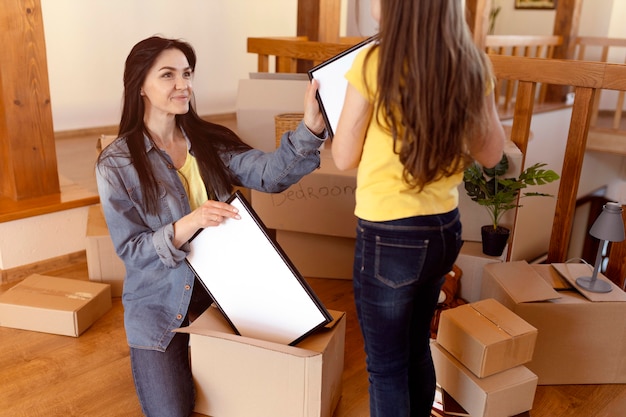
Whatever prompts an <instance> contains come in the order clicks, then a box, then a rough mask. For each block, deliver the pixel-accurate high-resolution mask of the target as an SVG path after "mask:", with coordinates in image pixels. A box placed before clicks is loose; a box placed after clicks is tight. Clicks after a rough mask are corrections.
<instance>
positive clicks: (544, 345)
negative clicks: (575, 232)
mask: <svg viewBox="0 0 626 417" xmlns="http://www.w3.org/2000/svg"><path fill="white" fill-rule="evenodd" d="M554 286H557V287H558V288H559V291H558V292H557V291H555V290H554V288H553V287H554ZM567 288H568V287H567V286H564V285H563V280H562V279H561V277H560V276H559V274H558V273H557V272H556V270H555V269H554V268H553V266H552V265H529V264H528V263H527V262H525V261H516V262H506V263H492V264H488V265H485V272H484V275H483V281H482V291H481V296H482V297H483V298H495V299H496V300H498V301H500V303H502V304H503V305H504V306H506V307H508V308H509V309H510V310H512V311H513V312H514V313H515V314H517V315H518V316H520V317H521V318H523V319H524V320H526V321H527V322H528V323H530V324H531V325H532V326H534V327H536V328H537V330H538V335H537V343H536V345H535V351H534V354H533V359H532V361H530V362H529V363H528V364H527V365H526V366H527V367H528V368H529V369H530V370H531V371H533V372H534V373H535V374H537V376H538V377H539V384H540V385H552V384H558V385H561V384H610V383H619V384H623V383H626V294H624V293H623V291H621V290H617V291H620V292H621V294H620V293H618V292H616V293H615V294H614V295H613V296H621V297H623V299H624V301H590V300H588V299H587V298H586V297H584V296H583V295H581V294H580V293H579V292H578V291H577V290H575V289H574V288H569V289H567Z"/></svg>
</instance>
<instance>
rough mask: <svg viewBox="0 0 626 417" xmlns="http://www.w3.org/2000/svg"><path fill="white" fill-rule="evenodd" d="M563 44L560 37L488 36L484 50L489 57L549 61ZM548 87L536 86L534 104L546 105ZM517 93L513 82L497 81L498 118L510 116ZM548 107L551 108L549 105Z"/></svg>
mask: <svg viewBox="0 0 626 417" xmlns="http://www.w3.org/2000/svg"><path fill="white" fill-rule="evenodd" d="M562 43H563V38H561V37H560V36H508V35H505V36H498V35H489V36H487V37H486V38H485V49H486V52H487V53H488V54H490V55H508V56H524V57H528V58H546V59H551V58H552V57H553V56H554V48H556V47H557V46H559V45H561V44H562ZM547 88H548V85H547V84H540V85H539V86H538V89H537V91H538V95H537V101H536V104H537V105H538V106H543V105H545V104H546V91H547ZM516 92H517V83H516V82H515V81H514V80H504V79H500V80H498V82H497V84H496V87H495V96H496V100H497V104H498V109H499V111H500V117H501V118H506V117H507V116H510V110H511V108H512V106H513V103H514V99H515V95H516ZM548 107H551V105H549V106H548Z"/></svg>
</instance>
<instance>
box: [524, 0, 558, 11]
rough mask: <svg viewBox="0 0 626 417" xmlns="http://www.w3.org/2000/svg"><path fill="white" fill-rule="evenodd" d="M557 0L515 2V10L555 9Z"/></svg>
mask: <svg viewBox="0 0 626 417" xmlns="http://www.w3.org/2000/svg"><path fill="white" fill-rule="evenodd" d="M556 1H557V0H515V8H516V9H545V10H550V9H555V8H556Z"/></svg>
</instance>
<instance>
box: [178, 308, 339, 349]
mask: <svg viewBox="0 0 626 417" xmlns="http://www.w3.org/2000/svg"><path fill="white" fill-rule="evenodd" d="M328 312H329V313H330V314H331V315H332V316H333V321H332V322H330V323H329V324H327V325H326V326H325V327H324V328H322V329H320V330H318V331H316V332H314V333H313V334H311V335H309V336H307V337H305V338H304V340H302V341H301V342H300V343H298V344H297V345H295V346H289V345H283V344H280V343H274V342H268V341H265V340H260V339H254V338H251V337H245V336H239V335H237V334H235V332H234V331H233V329H232V327H231V326H230V325H229V324H228V321H227V320H226V318H225V317H224V316H223V314H222V313H221V312H220V311H219V309H218V308H217V307H215V306H211V307H210V308H208V309H207V310H206V311H205V312H204V313H202V315H200V317H198V318H197V319H196V320H194V321H193V322H192V323H191V324H190V325H189V326H186V327H181V328H179V329H174V331H175V332H179V333H189V334H196V335H202V336H210V337H217V338H220V339H225V340H232V341H236V342H238V343H244V344H248V345H251V346H257V347H260V348H263V349H268V350H273V351H277V352H282V353H286V354H290V355H293V356H298V357H312V356H317V355H319V354H320V350H319V347H320V346H325V345H326V343H325V340H326V338H328V337H330V332H328V330H330V329H332V328H333V326H334V325H335V324H336V323H337V322H338V320H339V319H340V318H341V317H343V315H344V314H345V313H344V312H340V311H334V310H328ZM316 348H318V349H316Z"/></svg>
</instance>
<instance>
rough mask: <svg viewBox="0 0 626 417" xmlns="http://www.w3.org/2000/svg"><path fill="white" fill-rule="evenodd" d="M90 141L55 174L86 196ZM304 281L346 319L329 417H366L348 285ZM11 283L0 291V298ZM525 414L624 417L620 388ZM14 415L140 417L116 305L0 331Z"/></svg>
mask: <svg viewBox="0 0 626 417" xmlns="http://www.w3.org/2000/svg"><path fill="white" fill-rule="evenodd" d="M96 137H97V136H93V135H91V136H88V137H85V138H69V139H64V140H60V141H58V143H57V153H58V157H59V158H58V159H59V172H60V175H62V176H63V177H65V178H68V179H69V180H70V181H71V182H73V183H76V184H78V185H79V186H80V188H81V189H85V190H87V192H88V193H93V192H95V190H94V188H93V187H94V182H93V163H94V161H95V139H96ZM79 165H80V166H79ZM56 268H57V269H54V270H49V271H41V273H46V274H48V275H53V276H62V277H69V278H76V279H87V264H86V260H84V259H80V258H79V259H78V261H75V262H74V263H73V264H72V265H71V266H68V267H56ZM307 281H308V282H309V284H310V285H311V287H312V288H313V290H314V291H315V293H316V294H317V295H318V297H319V298H320V300H321V301H322V302H323V303H324V305H325V306H326V307H327V308H329V309H334V310H340V311H345V312H346V313H347V328H346V349H345V367H344V372H343V395H342V398H341V401H340V402H339V405H338V408H337V410H336V412H335V414H334V417H367V416H368V415H369V412H368V394H367V374H366V371H365V356H364V353H363V342H362V338H361V335H360V331H359V328H358V324H357V322H356V318H355V312H354V299H353V296H352V287H351V282H350V281H348V280H333V279H314V278H308V279H307ZM13 284H14V283H12V284H7V285H4V286H0V293H1V292H2V291H5V290H6V289H7V288H9V287H10V285H13ZM590 354H593V352H590ZM572 365H573V366H575V364H572ZM530 414H531V416H532V417H626V385H564V386H539V387H537V391H536V395H535V401H534V405H533V409H532V411H531V413H530ZM16 416H23V417H39V416H45V417H55V416H63V417H70V416H77V417H78V416H80V417H92V416H93V417H97V416H102V417H113V416H124V417H126V416H129V417H133V416H141V412H140V408H139V404H138V401H137V398H136V395H135V391H134V388H133V383H132V376H131V373H130V362H129V356H128V347H127V345H126V340H125V334H124V327H123V312H122V306H121V302H120V301H119V299H114V302H113V308H112V309H111V311H109V312H108V313H107V314H106V315H105V316H104V317H102V318H101V319H99V320H98V321H97V322H96V323H95V324H94V325H93V326H92V327H91V328H90V329H89V330H87V331H86V332H85V333H84V334H83V335H81V336H80V337H78V338H72V337H65V336H57V335H52V334H45V333H36V332H29V331H22V330H15V329H9V328H4V327H0V417H16ZM195 416H196V417H199V416H200V415H199V414H196V415H195ZM250 417H254V416H250ZM502 417H505V416H502Z"/></svg>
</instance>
